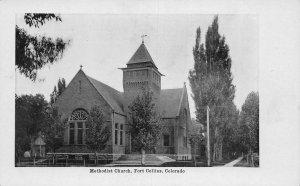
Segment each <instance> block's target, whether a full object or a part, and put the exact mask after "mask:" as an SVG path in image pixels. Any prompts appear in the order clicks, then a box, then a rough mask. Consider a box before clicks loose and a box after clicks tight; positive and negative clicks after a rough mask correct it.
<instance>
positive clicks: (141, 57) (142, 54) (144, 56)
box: [127, 43, 156, 66]
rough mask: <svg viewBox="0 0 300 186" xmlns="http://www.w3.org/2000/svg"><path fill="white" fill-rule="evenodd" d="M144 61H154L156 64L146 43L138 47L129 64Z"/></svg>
mask: <svg viewBox="0 0 300 186" xmlns="http://www.w3.org/2000/svg"><path fill="white" fill-rule="evenodd" d="M144 62H151V63H153V65H154V66H156V65H155V63H154V61H153V60H152V58H151V56H150V54H149V52H148V50H147V48H146V46H145V44H144V43H142V44H141V45H140V47H139V48H138V49H137V51H136V52H135V53H134V54H133V56H132V57H131V58H130V60H129V61H128V63H127V65H128V64H134V63H144Z"/></svg>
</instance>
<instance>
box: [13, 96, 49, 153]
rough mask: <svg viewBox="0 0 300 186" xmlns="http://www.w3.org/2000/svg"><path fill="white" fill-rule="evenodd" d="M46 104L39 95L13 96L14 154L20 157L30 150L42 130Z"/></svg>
mask: <svg viewBox="0 0 300 186" xmlns="http://www.w3.org/2000/svg"><path fill="white" fill-rule="evenodd" d="M47 105H48V103H47V101H46V100H45V98H44V96H43V95H41V94H37V95H35V96H33V95H22V96H17V95H15V140H16V142H15V148H16V149H15V152H16V157H17V158H18V157H20V156H21V155H23V154H24V152H25V151H27V150H30V148H31V147H32V145H33V140H34V139H35V137H36V136H37V134H38V132H39V131H40V130H41V128H42V125H41V124H42V123H43V122H44V119H45V112H44V111H45V108H46V107H47Z"/></svg>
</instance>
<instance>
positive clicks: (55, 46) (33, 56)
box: [15, 13, 70, 81]
mask: <svg viewBox="0 0 300 186" xmlns="http://www.w3.org/2000/svg"><path fill="white" fill-rule="evenodd" d="M52 19H54V20H56V21H62V19H61V18H60V16H57V15H55V14H28V13H27V14H25V15H24V20H25V23H26V24H27V25H29V26H30V27H32V26H34V27H35V28H39V27H40V26H42V25H44V24H45V23H46V22H47V21H50V20H52ZM69 42H70V40H68V41H64V40H63V39H62V38H56V39H52V38H50V37H46V36H32V35H30V34H28V32H27V31H26V30H25V29H24V28H20V27H19V26H18V25H16V43H15V44H16V64H15V65H16V68H17V69H19V71H20V73H21V74H24V75H25V77H27V78H29V79H30V80H32V81H35V80H36V78H37V70H39V69H41V68H42V67H44V66H45V65H46V64H53V63H54V62H55V61H58V60H59V59H60V58H61V57H62V55H63V52H64V50H65V49H66V46H67V45H68V44H69Z"/></svg>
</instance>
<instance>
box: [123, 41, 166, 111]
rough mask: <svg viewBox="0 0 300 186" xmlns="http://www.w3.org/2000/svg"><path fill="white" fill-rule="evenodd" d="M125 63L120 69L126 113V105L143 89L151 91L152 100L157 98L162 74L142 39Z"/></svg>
mask: <svg viewBox="0 0 300 186" xmlns="http://www.w3.org/2000/svg"><path fill="white" fill-rule="evenodd" d="M126 65H127V67H126V68H121V70H123V89H124V101H125V103H124V111H125V112H126V113H127V112H128V106H129V105H130V104H131V103H132V101H133V100H134V99H135V98H136V97H137V96H138V95H139V94H141V93H142V91H143V89H146V90H150V91H151V92H153V100H154V102H156V100H158V98H159V96H160V91H161V76H163V74H161V73H160V72H159V71H158V68H157V67H156V65H155V63H154V61H153V60H152V58H151V56H150V54H149V52H148V50H147V48H146V46H145V44H144V40H143V41H142V44H141V45H140V46H139V48H138V49H137V51H136V52H135V53H134V55H133V56H132V57H131V58H130V60H129V61H128V63H127V64H126Z"/></svg>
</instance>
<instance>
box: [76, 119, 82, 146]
mask: <svg viewBox="0 0 300 186" xmlns="http://www.w3.org/2000/svg"><path fill="white" fill-rule="evenodd" d="M77 144H83V123H82V122H77Z"/></svg>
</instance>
